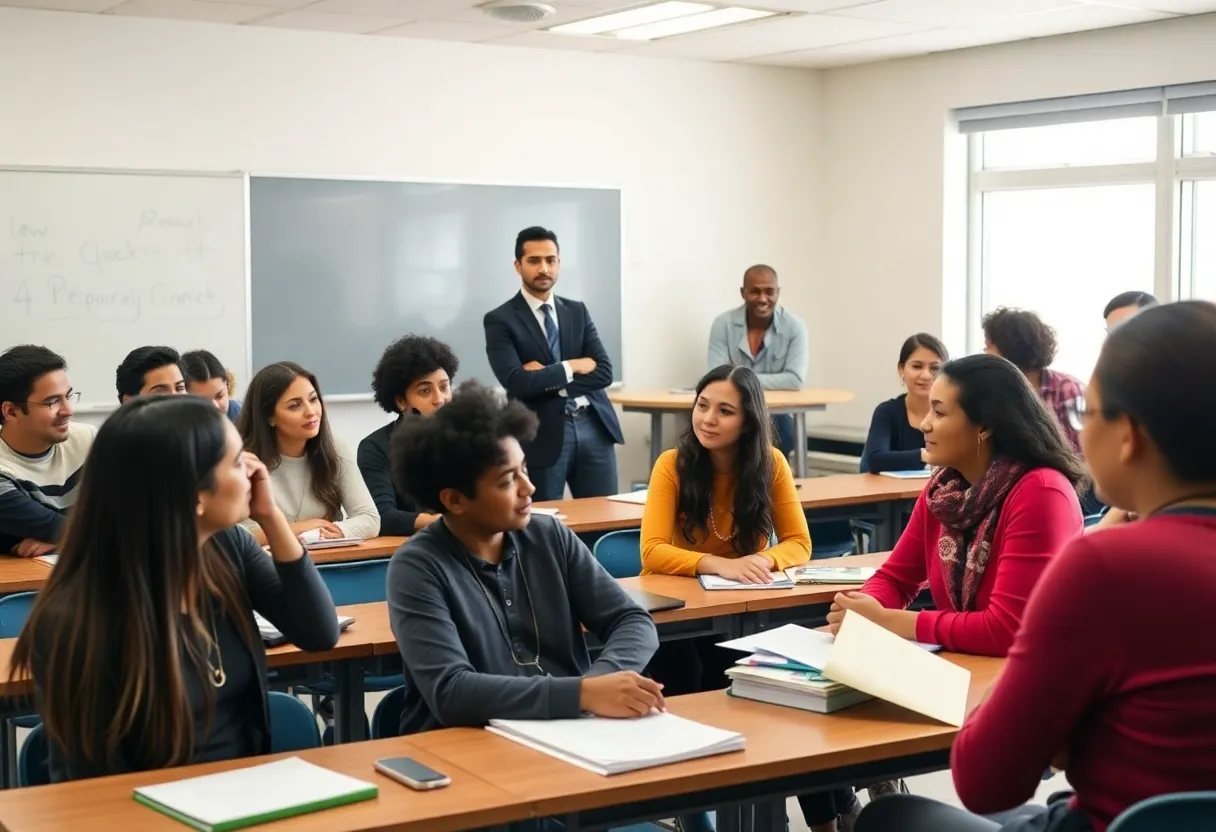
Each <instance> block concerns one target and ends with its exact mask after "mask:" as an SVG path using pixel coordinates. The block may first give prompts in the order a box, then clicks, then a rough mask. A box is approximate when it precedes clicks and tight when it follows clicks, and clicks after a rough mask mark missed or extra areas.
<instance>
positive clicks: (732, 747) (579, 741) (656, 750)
mask: <svg viewBox="0 0 1216 832" xmlns="http://www.w3.org/2000/svg"><path fill="white" fill-rule="evenodd" d="M486 730H487V731H492V732H493V733H495V734H498V735H499V736H500V737H505V738H507V739H509V740H512V741H514V742H517V743H519V744H520V745H526V746H528V747H529V748H532V749H535V750H536V751H541V752H544V753H545V754H548V755H549V756H551V757H556V758H558V759H559V760H564V761H565V762H567V763H572V764H574V765H576V766H579V767H580V768H585V769H587V770H588V771H593V772H595V773H596V774H603V775H609V774H621V773H623V772H626V771H636V770H637V769H640V768H652V767H654V766H663V765H667V764H668V763H679V762H682V761H684V760H695V759H697V758H699V757H709V756H712V755H714V754H724V753H726V752H728V751H742V750H743V745H744V739H743V735H742V734H738V733H736V732H734V731H724V730H722V729H721V728H714V727H712V726H709V725H702V724H701V723H699V722H693V721H692V720H688V719H683V718H682V717H678V716H676V715H675V714H670V713H658V712H655V713H652V714H651V715H650V716H644V717H641V718H640V719H605V718H602V717H597V716H585V717H582V718H581V719H548V720H533V719H492V720H490V724H489V725H488V726H486Z"/></svg>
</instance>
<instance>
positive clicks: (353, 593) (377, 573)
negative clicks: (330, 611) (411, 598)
mask: <svg viewBox="0 0 1216 832" xmlns="http://www.w3.org/2000/svg"><path fill="white" fill-rule="evenodd" d="M317 571H318V572H320V573H321V579H322V580H323V581H325V585H326V586H327V587H329V594H330V595H332V596H333V597H334V603H335V604H336V605H338V606H340V607H341V606H346V605H348V604H368V603H372V602H374V601H385V600H387V599H388V593H387V590H386V589H385V582H386V581H387V580H388V558H379V559H377V560H356V561H350V562H349V563H323V564H320V565H318V566H317Z"/></svg>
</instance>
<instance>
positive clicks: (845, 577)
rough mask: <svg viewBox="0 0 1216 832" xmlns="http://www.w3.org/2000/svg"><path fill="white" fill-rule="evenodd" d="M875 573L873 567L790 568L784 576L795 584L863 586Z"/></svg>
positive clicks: (875, 570) (875, 569)
mask: <svg viewBox="0 0 1216 832" xmlns="http://www.w3.org/2000/svg"><path fill="white" fill-rule="evenodd" d="M877 571H878V569H877V568H876V567H873V566H791V567H789V568H788V569H786V570H785V574H786V576H787V577H788V578H789V579H790V580H792V581H793V582H794V583H796V584H864V583H865V582H866V581H868V580H870V578H872V577H874V573H875V572H877Z"/></svg>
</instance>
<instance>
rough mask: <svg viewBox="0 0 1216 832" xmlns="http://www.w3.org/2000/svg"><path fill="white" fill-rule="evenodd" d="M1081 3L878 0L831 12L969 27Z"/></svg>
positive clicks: (1071, 0) (1070, 0)
mask: <svg viewBox="0 0 1216 832" xmlns="http://www.w3.org/2000/svg"><path fill="white" fill-rule="evenodd" d="M1077 5H1080V3H1079V2H1077V1H1076V0H881V1H880V2H877V3H867V4H866V5H864V6H855V7H854V8H851V9H844V10H841V11H838V12H833V14H838V15H840V16H842V17H857V18H862V19H865V20H890V21H894V22H896V23H917V24H920V25H922V26H968V25H970V24H972V23H981V22H983V21H985V20H996V19H998V18H1002V17H1012V16H1014V15H1019V14H1031V13H1033V12H1045V11H1051V10H1052V9H1061V8H1066V7H1068V6H1077Z"/></svg>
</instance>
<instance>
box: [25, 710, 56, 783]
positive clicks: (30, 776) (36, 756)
mask: <svg viewBox="0 0 1216 832" xmlns="http://www.w3.org/2000/svg"><path fill="white" fill-rule="evenodd" d="M48 756H49V749H48V748H47V744H46V729H45V728H43V727H42V726H41V725H35V726H34V729H33V730H32V731H30V733H29V735H28V736H26V738H25V743H24V744H22V746H21V754H20V756H19V758H18V760H17V785H18V786H22V787H24V786H45V785H47V784H48V783H50V782H51V765H50V760H49V759H48Z"/></svg>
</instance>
